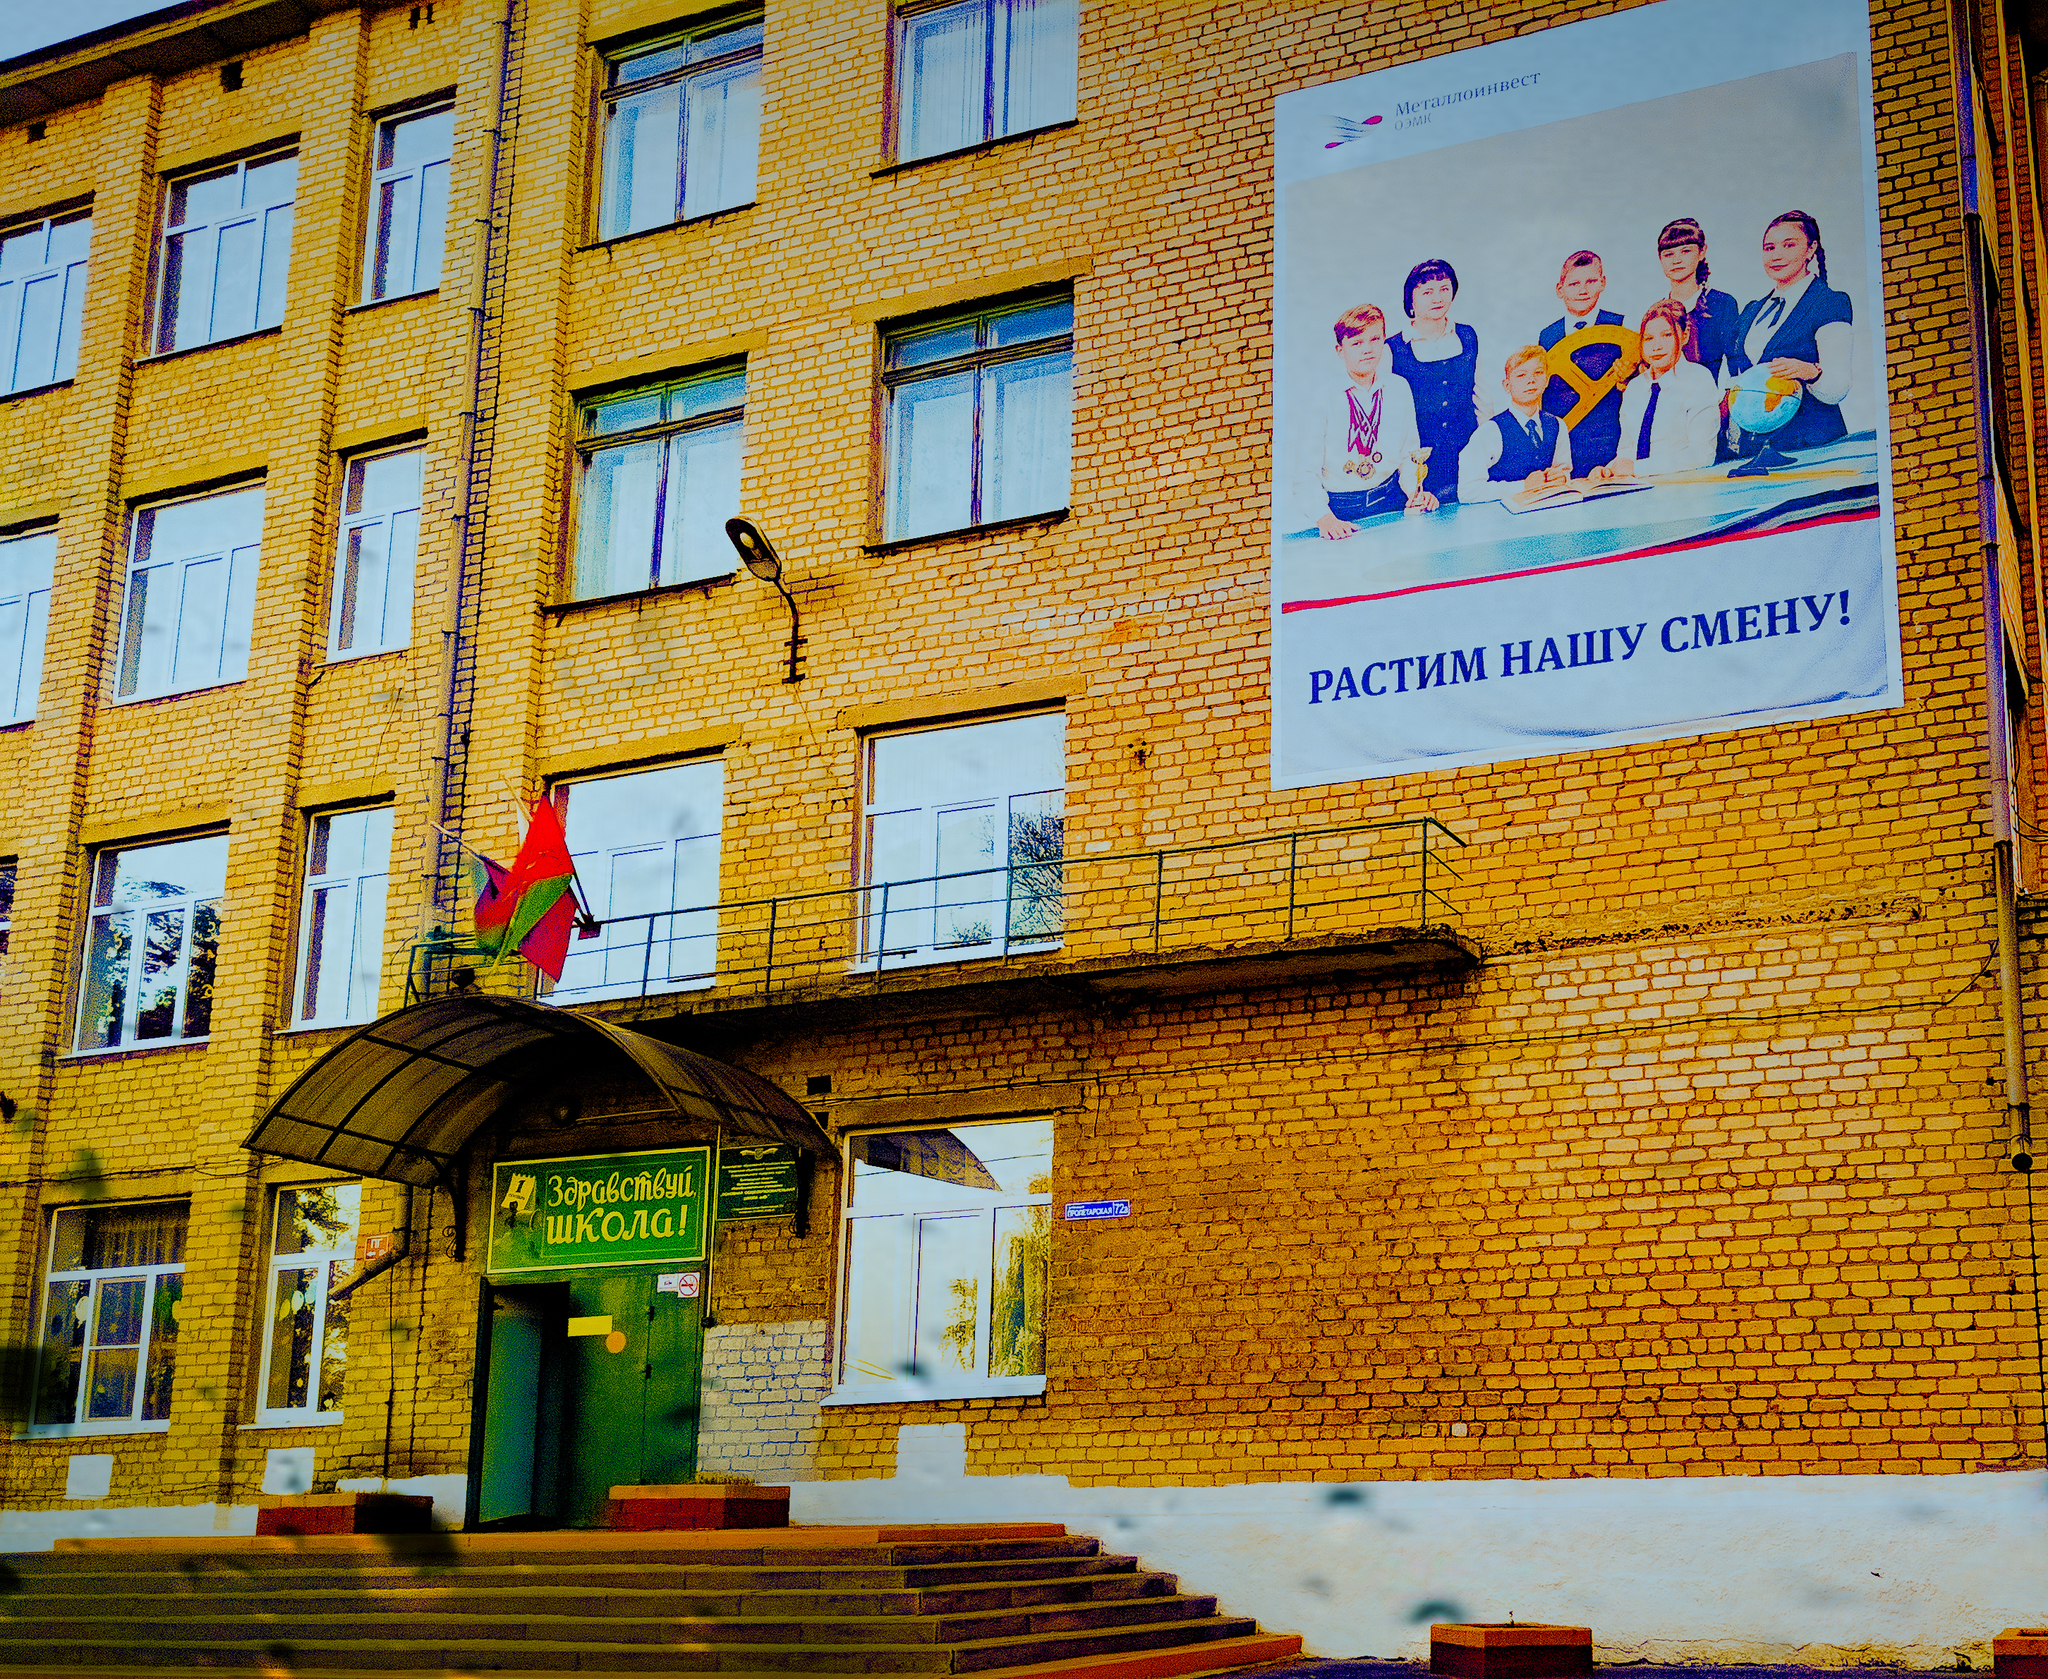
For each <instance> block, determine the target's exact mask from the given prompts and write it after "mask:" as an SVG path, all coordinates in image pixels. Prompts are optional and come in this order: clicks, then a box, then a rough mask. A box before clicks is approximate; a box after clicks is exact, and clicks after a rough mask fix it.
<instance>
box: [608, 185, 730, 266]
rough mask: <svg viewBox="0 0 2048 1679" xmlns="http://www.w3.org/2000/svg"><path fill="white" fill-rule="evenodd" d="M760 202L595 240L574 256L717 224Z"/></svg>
mask: <svg viewBox="0 0 2048 1679" xmlns="http://www.w3.org/2000/svg"><path fill="white" fill-rule="evenodd" d="M759 202H760V200H759V199H757V198H750V199H748V200H747V201H746V203H744V204H727V205H725V206H723V207H722V208H720V209H717V210H706V211H705V212H704V213H703V214H702V215H701V216H685V217H683V218H682V219H681V220H680V221H673V222H659V223H657V224H656V225H655V226H653V227H636V228H634V229H633V231H632V232H631V233H615V234H613V235H612V236H611V237H610V238H609V239H593V240H591V242H590V243H589V244H587V245H578V246H577V247H576V250H575V253H574V254H575V255H577V256H581V255H582V254H583V253H584V252H585V251H608V250H610V249H611V248H612V247H613V246H614V245H628V244H631V243H632V242H633V241H634V240H635V239H651V238H652V237H653V236H654V235H655V234H657V233H679V232H681V231H682V230H683V229H684V228H686V227H702V226H703V225H704V224H705V223H706V222H715V221H717V220H719V218H721V217H723V216H736V215H738V214H739V213H740V212H741V211H742V210H751V209H753V207H754V206H755V205H756V204H758V203H759Z"/></svg>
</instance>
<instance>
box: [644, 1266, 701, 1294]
mask: <svg viewBox="0 0 2048 1679" xmlns="http://www.w3.org/2000/svg"><path fill="white" fill-rule="evenodd" d="M699 1280H700V1279H699V1278H698V1275H697V1273H696V1272H695V1271H663V1272H661V1273H660V1274H659V1275H657V1276H656V1277H655V1279H654V1292H655V1293H656V1294H673V1295H675V1296H676V1297H677V1298H678V1299H681V1300H694V1299H696V1298H697V1284H698V1282H699Z"/></svg>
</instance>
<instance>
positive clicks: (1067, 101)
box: [995, 0, 1080, 134]
mask: <svg viewBox="0 0 2048 1679" xmlns="http://www.w3.org/2000/svg"><path fill="white" fill-rule="evenodd" d="M1000 15H1001V19H1002V22H1001V26H1000V28H999V29H998V31H997V45H996V65H995V86H996V89H997V110H996V124H995V131H996V132H997V133H998V134H1021V133H1023V132H1024V131H1025V130H1027V129H1032V128H1044V127H1046V126H1048V125H1049V124H1052V123H1056V122H1071V121H1072V120H1073V118H1074V112H1075V105H1076V96H1075V87H1074V78H1075V66H1076V64H1077V63H1078V62H1079V58H1080V47H1079V38H1078V29H1079V23H1080V6H1079V3H1078V0H1007V3H1006V4H1004V5H1003V6H1002V7H1001V11H1000Z"/></svg>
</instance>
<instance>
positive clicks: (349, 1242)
mask: <svg viewBox="0 0 2048 1679" xmlns="http://www.w3.org/2000/svg"><path fill="white" fill-rule="evenodd" d="M362 1193H363V1186H362V1185H361V1184H359V1183H329V1184H319V1185H314V1186H308V1187H304V1188H300V1189H280V1190H279V1191H278V1192H277V1195H276V1198H275V1199H274V1200H273V1201H272V1203H271V1216H270V1276H269V1281H268V1285H267V1286H266V1288H265V1289H264V1295H263V1300H264V1308H263V1310H264V1316H263V1323H264V1334H263V1375H262V1394H263V1402H262V1404H261V1406H260V1407H259V1408H258V1413H257V1417H256V1420H257V1422H258V1423H261V1424H272V1425H275V1424H279V1423H303V1422H339V1421H341V1389H342V1384H343V1381H344V1380H345V1379H346V1377H347V1376H348V1305H349V1303H348V1301H347V1299H346V1298H343V1299H340V1300H335V1299H331V1298H330V1297H329V1295H330V1291H331V1290H333V1289H336V1288H339V1287H340V1286H341V1285H342V1284H343V1283H345V1282H347V1281H348V1279H349V1275H350V1273H351V1272H353V1271H354V1270H355V1267H356V1218H357V1214H358V1212H359V1211H360V1208H361V1203H362Z"/></svg>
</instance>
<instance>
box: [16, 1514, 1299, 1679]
mask: <svg viewBox="0 0 2048 1679" xmlns="http://www.w3.org/2000/svg"><path fill="white" fill-rule="evenodd" d="M771 1533H772V1536H771V1534H764V1533H753V1534H737V1533H708V1534H659V1535H645V1534H638V1535H630V1536H628V1535H615V1534H573V1535H561V1534H526V1535H502V1534H491V1535H457V1536H436V1537H434V1538H432V1539H420V1540H402V1539H387V1540H364V1539H359V1538H341V1537H338V1536H337V1537H333V1538H326V1539H304V1540H222V1541H215V1542H213V1544H211V1545H210V1546H207V1547H206V1548H204V1549H201V1548H199V1547H197V1546H194V1545H192V1544H189V1543H174V1542H170V1541H134V1540H129V1541H103V1542H91V1541H86V1542H73V1543H70V1544H67V1545H66V1546H64V1547H63V1548H61V1549H60V1550H59V1551H57V1552H53V1553H49V1554H46V1555H40V1556H27V1557H19V1558H16V1559H14V1566H15V1569H16V1572H17V1574H18V1576H19V1579H20V1589H19V1590H17V1591H16V1592H15V1593H13V1594H12V1595H11V1596H10V1597H9V1598H7V1599H6V1600H5V1610H4V1615H0V1675H4V1674H8V1673H16V1674H20V1673H29V1672H35V1673H66V1674H81V1675H83V1674H99V1675H114V1674H117V1673H138V1674H140V1673H147V1674H150V1675H153V1676H154V1679H172V1676H173V1675H177V1674H181V1673H186V1674H196V1673H200V1672H206V1673H215V1674H217V1673H219V1672H220V1671H221V1670H223V1669H231V1670H232V1669H240V1670H243V1671H249V1672H262V1671H266V1670H267V1671H269V1672H273V1673H275V1672H281V1671H289V1672H290V1673H291V1674H293V1675H294V1679H307V1676H310V1675H316V1674H319V1673H332V1674H337V1675H339V1674H361V1673H364V1672H385V1673H417V1674H430V1673H445V1674H480V1673H486V1672H505V1673H514V1672H516V1673H519V1674H521V1675H523V1676H528V1679H542V1676H544V1675H548V1674H554V1673H570V1672H575V1673H590V1672H626V1671H630V1672H633V1673H636V1674H639V1675H642V1676H643V1679H658V1676H659V1675H661V1674H669V1675H678V1676H679V1675H686V1674H687V1675H692V1676H694V1679H706V1676H708V1675H717V1676H718V1679H747V1676H750V1675H755V1676H760V1679H768V1676H772V1675H781V1676H789V1675H806V1674H816V1675H841V1674H843V1675H855V1674H906V1675H908V1674H970V1673H971V1674H975V1675H977V1676H978V1679H1006V1676H1010V1675H1015V1676H1016V1679H1175V1676H1178V1675H1186V1674H1197V1673H1210V1672H1221V1671H1226V1670H1229V1669H1234V1668H1237V1667H1243V1666H1250V1665H1255V1664H1260V1663H1266V1662H1273V1661H1278V1660H1284V1659H1286V1658H1288V1657H1290V1656H1292V1655H1294V1654H1296V1653H1297V1652H1298V1650H1299V1648H1300V1640H1299V1639H1296V1638H1292V1637H1287V1636H1275V1635H1268V1634H1261V1633H1260V1632H1259V1630H1258V1628H1257V1627H1256V1626H1255V1625H1254V1624H1253V1623H1252V1622H1251V1621H1249V1620H1247V1619H1244V1618H1243V1617H1239V1616H1231V1615H1225V1614H1221V1613H1219V1612H1218V1610H1217V1605H1216V1600H1215V1599H1214V1598H1212V1597H1207V1596H1201V1595H1192V1594H1187V1593H1183V1592H1181V1591H1180V1590H1179V1589H1178V1583H1177V1582H1176V1581H1175V1580H1174V1578H1173V1577H1172V1576H1171V1575H1167V1574H1160V1573H1157V1572H1154V1571H1151V1570H1147V1569H1142V1568H1140V1567H1139V1565H1138V1562H1137V1559H1136V1558H1133V1557H1118V1556H1110V1555H1105V1554H1104V1553H1103V1552H1102V1550H1101V1548H1100V1546H1099V1544H1098V1543H1097V1542H1096V1541H1095V1540H1093V1539H1088V1538H1085V1537H1082V1536H1077V1535H1070V1534H1067V1533H1066V1532H1065V1531H1064V1530H1063V1529H1059V1528H1055V1527H1049V1526H1044V1525H1037V1526H1030V1527H1026V1526H1022V1525H1017V1526H1011V1527H992V1526H984V1527H966V1528H938V1527H934V1528H920V1529H779V1530H771Z"/></svg>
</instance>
